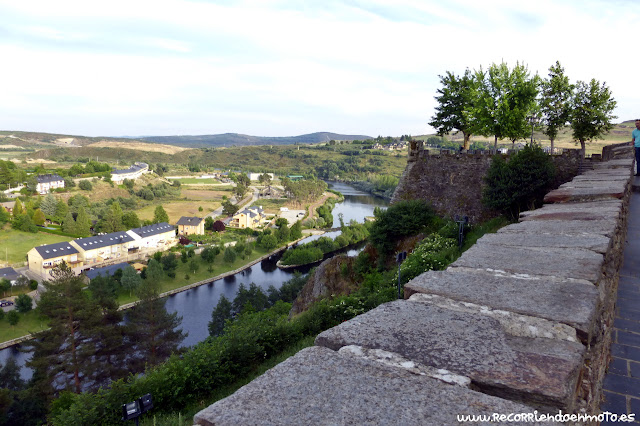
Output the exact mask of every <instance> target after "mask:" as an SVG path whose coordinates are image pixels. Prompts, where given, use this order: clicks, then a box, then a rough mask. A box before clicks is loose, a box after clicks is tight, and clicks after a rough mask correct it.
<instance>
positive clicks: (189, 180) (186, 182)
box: [170, 178, 220, 185]
mask: <svg viewBox="0 0 640 426" xmlns="http://www.w3.org/2000/svg"><path fill="white" fill-rule="evenodd" d="M170 180H171V181H172V182H173V181H174V180H177V181H178V182H180V183H181V184H182V185H198V184H214V183H220V181H219V180H218V179H212V178H211V179H209V178H208V179H196V178H181V179H170Z"/></svg>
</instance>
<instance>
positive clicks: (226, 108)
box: [0, 0, 640, 136]
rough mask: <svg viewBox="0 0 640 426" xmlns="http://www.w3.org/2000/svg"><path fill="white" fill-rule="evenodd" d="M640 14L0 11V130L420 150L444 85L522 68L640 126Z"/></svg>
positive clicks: (546, 10) (616, 6)
mask: <svg viewBox="0 0 640 426" xmlns="http://www.w3.org/2000/svg"><path fill="white" fill-rule="evenodd" d="M639 10H640V8H639V7H638V2H637V1H634V0H606V1H605V0H602V1H600V0H535V1H534V0H530V1H517V0H489V1H487V0H483V1H479V0H388V1H386V0H363V1H359V0H353V1H335V0H318V1H315V0H314V1H312V0H306V1H304V0H300V1H269V0H260V1H251V2H242V1H224V0H223V1H205V0H203V1H182V0H181V1H178V0H152V1H147V0H126V1H122V0H109V1H87V0H78V1H67V0H55V1H52V0H41V1H31V0H0V130H23V131H41V132H51V133H63V134H73V135H86V136H122V135H129V136H140V135H177V134H182V135H185V134H216V133H226V132H234V133H245V134H250V135H256V136H292V135H299V134H304V133H311V132H317V131H329V132H337V133H346V134H365V135H370V136H378V135H384V136H386V135H392V136H399V135H402V134H412V135H418V134H425V133H429V132H432V131H433V129H431V128H430V127H429V126H428V124H427V122H428V121H429V119H430V117H431V116H432V115H433V113H434V105H435V101H434V96H435V94H436V90H437V89H438V87H439V77H438V75H442V74H444V73H445V72H446V71H452V72H455V73H456V74H461V73H463V72H464V70H465V68H470V69H477V68H479V67H480V66H482V67H483V68H487V67H488V66H489V65H491V64H492V63H494V62H495V63H499V62H501V61H505V62H506V63H507V64H509V65H510V66H513V65H515V63H516V61H520V62H521V63H525V64H526V65H527V66H528V67H529V70H530V71H532V73H538V74H539V75H541V76H543V77H546V76H547V73H548V68H549V66H551V65H552V64H553V63H555V61H556V60H559V61H560V62H561V64H562V65H563V66H564V68H565V72H566V73H567V75H568V76H569V77H570V79H571V80H572V81H576V80H585V81H587V80H590V79H591V78H595V79H597V80H600V81H601V82H606V84H607V85H608V86H609V87H610V88H611V90H612V93H613V96H614V97H615V99H616V100H617V102H618V107H617V110H616V115H618V117H619V119H618V120H617V121H623V120H628V119H633V118H637V117H640V89H639V87H640V84H639V80H640V59H639V56H640V54H639V53H638V48H637V43H638V40H639V39H640V36H639V32H638V23H639V22H640V13H639V12H638V11H639Z"/></svg>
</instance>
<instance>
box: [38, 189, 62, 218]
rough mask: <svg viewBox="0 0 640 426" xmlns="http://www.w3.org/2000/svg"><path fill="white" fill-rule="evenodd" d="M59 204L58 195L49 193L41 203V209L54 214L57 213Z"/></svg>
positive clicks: (48, 214)
mask: <svg viewBox="0 0 640 426" xmlns="http://www.w3.org/2000/svg"><path fill="white" fill-rule="evenodd" d="M57 204H58V202H57V201H56V197H54V196H53V194H51V193H49V194H47V195H46V196H45V197H44V199H43V200H42V203H40V210H42V212H43V213H44V214H45V215H47V216H53V215H55V214H56V206H57Z"/></svg>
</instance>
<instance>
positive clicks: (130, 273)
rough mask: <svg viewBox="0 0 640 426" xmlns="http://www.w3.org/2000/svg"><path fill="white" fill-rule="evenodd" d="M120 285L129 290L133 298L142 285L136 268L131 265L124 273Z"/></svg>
mask: <svg viewBox="0 0 640 426" xmlns="http://www.w3.org/2000/svg"><path fill="white" fill-rule="evenodd" d="M120 283H121V284H122V287H123V288H124V289H125V290H129V296H131V295H132V294H133V293H134V292H135V291H136V290H137V289H138V287H140V284H142V278H140V275H138V272H137V271H136V270H135V269H134V267H133V266H131V265H129V266H127V267H126V268H124V271H122V278H120Z"/></svg>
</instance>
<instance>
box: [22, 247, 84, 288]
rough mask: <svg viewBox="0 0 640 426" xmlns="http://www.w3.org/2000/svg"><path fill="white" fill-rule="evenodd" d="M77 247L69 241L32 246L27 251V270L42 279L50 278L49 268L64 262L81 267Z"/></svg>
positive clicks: (74, 266)
mask: <svg viewBox="0 0 640 426" xmlns="http://www.w3.org/2000/svg"><path fill="white" fill-rule="evenodd" d="M78 254H79V253H78V249H77V248H75V247H74V246H73V245H71V243H70V242H62V243H55V244H46V245H41V246H38V247H34V248H32V249H31V250H29V252H28V253H27V263H28V265H29V270H30V271H32V272H34V273H36V274H38V275H40V276H41V277H42V278H44V279H50V278H52V277H51V274H50V272H51V269H52V268H53V267H54V266H56V265H59V264H61V263H62V262H65V263H66V264H67V265H69V266H70V267H71V268H76V267H81V266H82V260H80V257H79V256H78Z"/></svg>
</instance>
